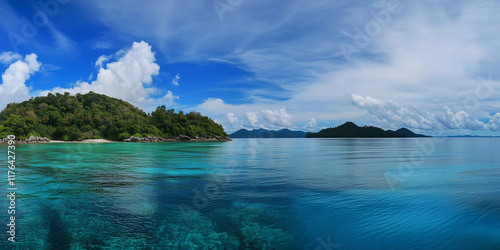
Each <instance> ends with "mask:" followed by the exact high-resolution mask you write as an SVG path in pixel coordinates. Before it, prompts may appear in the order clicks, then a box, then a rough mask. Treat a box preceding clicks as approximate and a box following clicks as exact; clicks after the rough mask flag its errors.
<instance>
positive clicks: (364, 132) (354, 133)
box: [306, 122, 428, 138]
mask: <svg viewBox="0 0 500 250" xmlns="http://www.w3.org/2000/svg"><path fill="white" fill-rule="evenodd" d="M306 137H307V138H387V137H428V136H426V135H421V134H415V133H413V132H412V131H411V130H409V129H407V128H400V129H398V130H396V131H393V130H383V129H381V128H378V127H372V126H364V127H359V126H358V125H356V124H354V123H353V122H346V123H344V124H342V125H340V126H338V127H334V128H326V129H322V130H321V131H319V132H317V133H309V134H307V135H306Z"/></svg>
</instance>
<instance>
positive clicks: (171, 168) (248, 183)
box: [0, 138, 500, 250]
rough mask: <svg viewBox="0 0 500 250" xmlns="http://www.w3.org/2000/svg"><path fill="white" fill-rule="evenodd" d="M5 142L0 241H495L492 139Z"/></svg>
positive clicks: (498, 211) (497, 206)
mask: <svg viewBox="0 0 500 250" xmlns="http://www.w3.org/2000/svg"><path fill="white" fill-rule="evenodd" d="M15 153H16V165H17V168H16V170H15V174H16V180H15V181H16V183H15V187H17V188H18V190H17V191H16V200H15V203H16V204H15V210H16V214H15V241H16V242H15V243H11V242H9V241H8V237H9V234H8V233H7V231H8V230H9V227H8V226H7V225H6V224H7V223H9V221H10V220H9V217H10V215H9V214H8V210H9V208H8V207H9V197H7V196H6V195H7V194H9V193H8V191H7V188H8V187H9V186H8V182H7V170H8V169H7V165H8V164H7V147H6V146H5V145H3V146H1V145H0V161H2V162H3V163H2V164H1V165H2V166H4V170H3V172H4V174H3V175H1V176H3V177H1V178H3V180H2V179H1V178H0V182H2V186H1V188H2V190H1V191H0V192H1V193H3V194H4V195H3V197H4V198H3V199H2V200H1V203H0V218H2V220H1V221H2V224H3V227H2V228H3V229H4V230H2V233H1V236H0V249H16V248H17V249H315V250H321V249H326V250H329V249H500V138H424V139H422V138H420V139H396V138H391V139H235V140H234V141H232V142H224V143H211V142H210V143H201V142H200V143H147V144H140V143H101V144H97V143H94V144H92V143H89V144H84V143H51V144H46V145H17V148H16V150H15Z"/></svg>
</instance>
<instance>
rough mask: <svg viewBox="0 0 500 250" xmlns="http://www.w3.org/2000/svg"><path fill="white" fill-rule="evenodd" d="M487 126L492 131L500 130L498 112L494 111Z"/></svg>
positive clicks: (499, 114)
mask: <svg viewBox="0 0 500 250" xmlns="http://www.w3.org/2000/svg"><path fill="white" fill-rule="evenodd" d="M488 127H489V129H491V130H493V131H498V130H500V113H496V114H495V115H494V116H493V117H491V119H490V122H489V123H488Z"/></svg>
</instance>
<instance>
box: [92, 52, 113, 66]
mask: <svg viewBox="0 0 500 250" xmlns="http://www.w3.org/2000/svg"><path fill="white" fill-rule="evenodd" d="M111 58H112V56H106V55H102V56H100V57H99V58H97V61H96V62H95V66H96V67H98V68H102V67H103V66H104V64H105V63H106V62H108V61H109V60H110V59H111Z"/></svg>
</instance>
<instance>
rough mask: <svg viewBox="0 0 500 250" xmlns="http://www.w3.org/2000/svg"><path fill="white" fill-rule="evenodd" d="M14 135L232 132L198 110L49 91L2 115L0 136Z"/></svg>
mask: <svg viewBox="0 0 500 250" xmlns="http://www.w3.org/2000/svg"><path fill="white" fill-rule="evenodd" d="M9 134H14V135H15V136H16V137H17V138H20V139H23V138H27V137H29V136H31V135H34V136H40V137H48V138H49V139H53V140H83V139H99V138H102V139H111V140H123V139H124V138H128V137H130V136H131V135H135V136H139V137H141V136H144V137H145V136H153V137H175V136H178V135H180V134H183V135H187V136H190V137H195V136H198V137H204V136H213V135H218V136H223V137H227V136H228V135H227V134H226V133H225V132H224V129H223V128H222V126H221V125H219V124H217V123H215V122H214V121H213V120H212V119H210V118H208V117H206V116H202V115H201V114H200V113H197V112H190V113H188V114H184V113H183V112H182V111H179V112H178V113H175V112H174V110H173V109H169V110H167V109H166V107H165V106H160V107H158V108H157V109H156V110H155V111H154V112H152V113H151V114H146V113H145V112H144V111H142V110H140V109H138V108H137V107H134V106H133V105H132V104H130V103H128V102H125V101H122V100H120V99H116V98H111V97H108V96H105V95H100V94H96V93H93V92H90V93H88V94H84V95H82V94H76V96H71V95H70V94H69V93H64V95H62V94H59V93H57V94H55V95H54V94H48V96H46V97H37V98H31V99H30V100H29V101H25V102H22V103H11V104H9V105H7V108H5V109H4V110H3V111H2V112H1V113H0V138H4V137H6V136H7V135H9Z"/></svg>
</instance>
